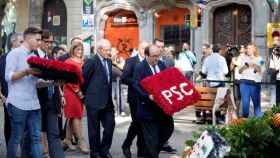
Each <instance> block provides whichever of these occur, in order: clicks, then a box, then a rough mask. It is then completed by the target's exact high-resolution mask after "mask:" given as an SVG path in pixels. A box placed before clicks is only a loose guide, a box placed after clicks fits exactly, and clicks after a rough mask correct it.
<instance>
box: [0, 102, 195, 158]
mask: <svg viewBox="0 0 280 158" xmlns="http://www.w3.org/2000/svg"><path fill="white" fill-rule="evenodd" d="M2 111H3V108H2V107H1V108H0V113H1V115H0V117H1V118H0V120H1V121H0V131H1V132H0V158H3V157H5V155H6V150H5V139H4V134H3V132H2V131H3V122H4V121H3V115H2V114H3V113H2ZM175 118H176V120H175V131H174V133H173V135H172V137H171V138H170V140H169V141H170V142H169V143H170V144H171V145H172V146H173V147H174V148H176V149H177V150H178V153H180V152H181V151H183V149H184V142H185V140H186V139H188V138H190V137H191V133H192V131H193V130H196V129H197V125H196V124H193V123H192V120H194V119H195V118H194V112H193V108H187V109H186V110H183V111H182V112H180V113H178V114H176V116H175ZM83 124H84V133H85V138H86V139H87V125H86V118H84V120H83ZM129 124H130V117H129V116H116V128H115V132H114V138H113V144H112V148H111V154H112V155H113V157H114V158H124V156H123V154H122V150H121V145H122V143H123V141H124V139H125V137H126V133H127V130H128V127H129ZM135 143H136V141H134V143H133V146H132V148H131V151H132V154H133V157H137V156H136V153H137V149H136V145H135ZM65 154H66V158H89V155H84V154H81V153H79V152H69V151H66V152H65ZM170 156H171V155H169V154H166V153H161V154H160V157H161V158H169V157H170Z"/></svg>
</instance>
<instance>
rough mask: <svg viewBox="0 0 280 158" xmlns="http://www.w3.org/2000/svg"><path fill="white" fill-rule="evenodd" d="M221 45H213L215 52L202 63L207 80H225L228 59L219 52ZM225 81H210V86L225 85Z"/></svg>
mask: <svg viewBox="0 0 280 158" xmlns="http://www.w3.org/2000/svg"><path fill="white" fill-rule="evenodd" d="M219 50H220V47H219V46H218V45H214V46H213V52H212V53H211V54H210V55H209V56H208V57H207V58H206V59H205V62H204V63H203V65H202V73H203V74H206V76H207V77H206V78H207V80H216V81H224V80H225V75H226V74H227V73H228V67H227V62H226V59H225V58H224V57H223V56H221V55H220V54H219ZM224 85H225V84H224V83H223V82H209V87H223V86H224Z"/></svg>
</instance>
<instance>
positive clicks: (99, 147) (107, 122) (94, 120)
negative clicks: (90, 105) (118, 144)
mask: <svg viewBox="0 0 280 158" xmlns="http://www.w3.org/2000/svg"><path fill="white" fill-rule="evenodd" d="M87 120H88V137H89V145H90V157H91V158H95V157H96V154H97V153H99V155H101V156H102V155H106V154H107V153H109V150H110V148H111V145H112V140H113V132H114V129H115V111H114V109H113V108H105V109H101V110H92V109H87ZM100 124H102V126H103V129H104V130H103V134H102V136H103V137H102V139H101V137H100Z"/></svg>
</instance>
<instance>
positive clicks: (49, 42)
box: [43, 40, 54, 44]
mask: <svg viewBox="0 0 280 158" xmlns="http://www.w3.org/2000/svg"><path fill="white" fill-rule="evenodd" d="M43 41H44V42H45V43H48V44H52V43H53V42H54V41H50V40H43Z"/></svg>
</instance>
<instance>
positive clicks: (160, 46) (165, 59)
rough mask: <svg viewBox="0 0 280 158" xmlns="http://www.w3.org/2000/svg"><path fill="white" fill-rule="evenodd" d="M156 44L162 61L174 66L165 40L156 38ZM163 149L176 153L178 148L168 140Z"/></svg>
mask: <svg viewBox="0 0 280 158" xmlns="http://www.w3.org/2000/svg"><path fill="white" fill-rule="evenodd" d="M154 45H155V46H157V47H158V49H159V50H160V60H161V61H162V62H164V63H165V65H166V66H167V67H172V66H174V64H175V63H174V60H173V59H171V58H168V57H166V56H165V52H164V51H165V50H164V41H163V40H162V39H158V38H156V39H154ZM173 128H174V127H173V126H171V127H170V129H173ZM161 150H162V151H164V152H167V153H169V154H175V153H176V151H177V150H176V149H174V148H172V147H171V146H170V145H169V143H168V141H167V142H166V143H164V145H163V146H162V149H161Z"/></svg>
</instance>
